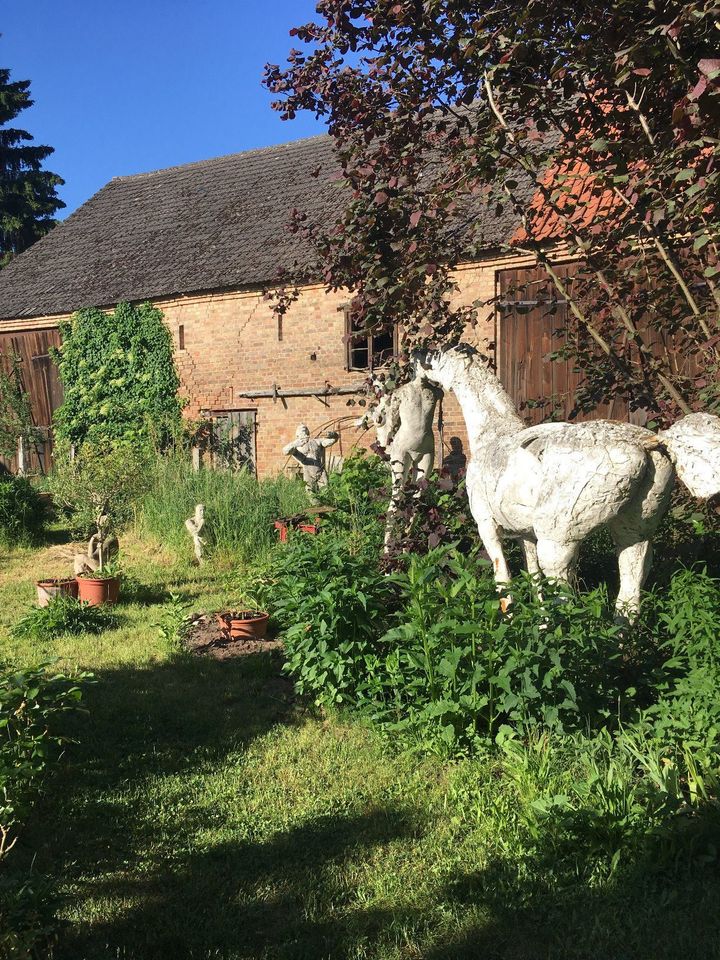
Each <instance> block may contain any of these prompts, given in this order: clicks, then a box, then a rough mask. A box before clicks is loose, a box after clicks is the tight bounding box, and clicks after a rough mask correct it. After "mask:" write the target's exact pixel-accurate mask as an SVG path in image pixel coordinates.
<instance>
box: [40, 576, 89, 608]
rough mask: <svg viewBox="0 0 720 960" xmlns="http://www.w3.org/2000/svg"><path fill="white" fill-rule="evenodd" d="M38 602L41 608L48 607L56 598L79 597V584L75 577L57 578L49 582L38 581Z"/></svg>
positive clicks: (48, 580)
mask: <svg viewBox="0 0 720 960" xmlns="http://www.w3.org/2000/svg"><path fill="white" fill-rule="evenodd" d="M35 586H36V588H37V602H38V606H39V607H46V606H47V605H48V604H49V603H50V601H51V600H54V599H55V597H60V596H63V597H77V595H78V584H77V580H76V579H75V577H56V578H50V579H47V580H38V581H37V582H36V584H35Z"/></svg>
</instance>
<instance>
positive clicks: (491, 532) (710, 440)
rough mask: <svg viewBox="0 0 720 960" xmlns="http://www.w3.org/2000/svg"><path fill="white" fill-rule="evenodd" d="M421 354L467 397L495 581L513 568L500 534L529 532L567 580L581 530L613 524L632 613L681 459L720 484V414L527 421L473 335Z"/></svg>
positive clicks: (620, 601) (708, 483)
mask: <svg viewBox="0 0 720 960" xmlns="http://www.w3.org/2000/svg"><path fill="white" fill-rule="evenodd" d="M418 361H419V368H420V369H421V370H422V372H423V374H424V376H426V377H427V378H428V379H429V380H431V381H432V382H433V383H435V384H437V385H438V386H441V387H442V388H443V389H445V390H452V391H453V392H454V393H455V395H456V396H457V398H458V401H459V403H460V407H461V409H462V412H463V416H464V419H465V423H466V425H467V432H468V438H469V443H470V461H469V464H468V467H467V474H466V478H467V480H466V482H467V491H468V498H469V501H470V508H471V511H472V514H473V517H474V518H475V521H476V523H477V526H478V531H479V534H480V538H481V539H482V541H483V544H484V546H485V549H486V550H487V552H488V554H489V556H490V559H491V561H492V564H493V569H494V571H495V580H496V583H497V584H498V585H502V584H503V583H506V582H507V581H508V580H509V578H510V571H509V569H508V565H507V562H506V559H505V555H504V553H503V548H502V540H503V538H505V537H510V538H513V539H517V540H520V541H521V543H522V546H523V549H524V552H525V558H526V563H527V568H528V570H529V572H530V573H536V572H541V573H543V574H545V575H546V576H548V577H552V578H555V579H558V580H563V581H570V580H571V578H572V574H573V571H574V567H575V563H576V561H577V557H578V551H579V547H580V544H581V542H582V541H583V540H584V539H585V538H586V537H588V536H589V535H590V534H591V533H592V532H593V531H594V530H596V529H598V528H599V527H601V526H606V527H607V528H608V530H609V532H610V534H611V536H612V538H613V540H614V542H615V545H616V548H617V552H618V564H619V568H620V592H619V594H618V598H617V611H618V614H619V616H620V618H621V619H622V618H623V617H632V615H633V614H634V612H636V611H637V609H638V607H639V603H640V591H641V589H642V586H643V584H644V582H645V579H646V577H647V574H648V572H649V569H650V564H651V559H652V544H651V540H652V537H653V535H654V534H655V531H656V530H657V527H658V524H659V522H660V520H661V519H662V517H663V515H664V513H665V511H666V510H667V507H668V504H669V500H670V493H671V491H672V488H673V485H674V483H675V477H676V469H677V473H678V475H679V476H680V479H681V480H682V481H683V482H684V484H685V485H686V486H687V487H688V489H689V490H690V492H691V493H692V494H693V495H694V496H700V497H704V498H708V497H711V496H716V495H717V494H718V493H719V492H720V419H718V418H717V417H714V416H711V415H709V414H700V413H698V414H691V415H689V416H686V417H683V418H682V419H681V420H679V421H678V422H677V423H675V424H674V425H673V426H672V427H671V428H670V429H669V430H665V431H662V432H660V433H659V434H654V433H652V432H651V431H650V430H646V429H645V428H643V427H637V426H633V425H632V424H628V423H616V422H613V421H608V420H596V421H591V422H588V423H578V424H570V423H545V424H540V425H539V426H535V427H529V428H526V427H525V425H524V424H523V422H522V420H521V419H520V417H519V416H518V413H517V410H516V409H515V406H514V404H513V402H512V400H511V399H510V397H509V396H508V394H507V393H506V392H505V390H504V389H503V387H502V386H501V384H500V381H499V380H498V379H497V377H496V376H495V375H494V374H493V373H492V371H491V370H490V368H489V367H488V365H487V364H486V363H485V361H484V360H483V359H482V357H481V356H480V354H479V353H478V351H477V350H475V348H474V347H472V346H470V345H469V344H458V345H457V346H454V347H450V348H447V349H445V350H442V351H439V352H436V353H430V354H427V355H424V356H422V357H418Z"/></svg>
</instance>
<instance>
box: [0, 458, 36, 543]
mask: <svg viewBox="0 0 720 960" xmlns="http://www.w3.org/2000/svg"><path fill="white" fill-rule="evenodd" d="M45 521H46V511H45V505H44V504H43V502H42V500H41V498H40V495H39V494H38V492H37V490H36V489H35V488H34V487H33V485H32V484H31V483H30V481H29V480H27V479H26V478H25V477H14V476H10V475H8V476H0V542H3V543H6V544H9V545H12V544H17V543H34V542H36V541H37V540H38V538H39V537H40V535H41V534H42V531H43V529H44V526H45Z"/></svg>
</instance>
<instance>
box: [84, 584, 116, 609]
mask: <svg viewBox="0 0 720 960" xmlns="http://www.w3.org/2000/svg"><path fill="white" fill-rule="evenodd" d="M77 583H78V599H79V600H80V602H81V603H87V605H88V606H90V607H99V606H100V605H101V604H103V603H107V604H112V603H117V602H118V596H119V594H120V577H78V578H77Z"/></svg>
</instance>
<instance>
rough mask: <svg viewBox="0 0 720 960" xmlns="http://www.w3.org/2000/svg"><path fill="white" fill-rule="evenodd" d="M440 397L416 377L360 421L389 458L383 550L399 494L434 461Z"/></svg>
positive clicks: (387, 395)
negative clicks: (370, 428)
mask: <svg viewBox="0 0 720 960" xmlns="http://www.w3.org/2000/svg"><path fill="white" fill-rule="evenodd" d="M441 396H442V390H439V389H438V388H437V387H436V386H435V385H434V384H432V383H430V382H429V381H428V380H426V379H425V378H423V377H415V378H414V379H413V380H411V381H410V382H409V383H404V384H403V385H402V386H401V387H398V388H397V390H393V391H391V392H388V393H384V394H383V395H382V396H381V398H380V401H379V403H378V405H377V406H376V407H375V408H374V409H373V410H371V411H370V412H369V413H368V414H367V415H366V417H363V418H362V420H361V421H360V424H362V425H363V426H365V425H367V424H368V422H370V423H372V424H373V425H374V426H375V433H376V436H377V441H378V443H379V444H380V446H381V447H382V448H383V449H384V450H385V453H386V454H387V456H388V458H389V466H390V472H391V473H392V491H391V494H390V505H389V507H388V513H387V521H386V524H385V549H386V551H387V549H388V547H389V544H390V541H391V540H392V536H393V532H394V525H395V519H396V514H397V511H398V506H399V502H400V495H401V492H402V489H403V487H404V485H405V484H406V483H407V482H408V480H410V481H411V482H412V483H417V481H418V480H420V479H421V478H423V477H428V476H429V475H430V472H431V470H432V468H433V462H434V460H435V435H434V433H433V419H434V417H435V406H436V404H437V402H438V400H439V399H440V397H441Z"/></svg>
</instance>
